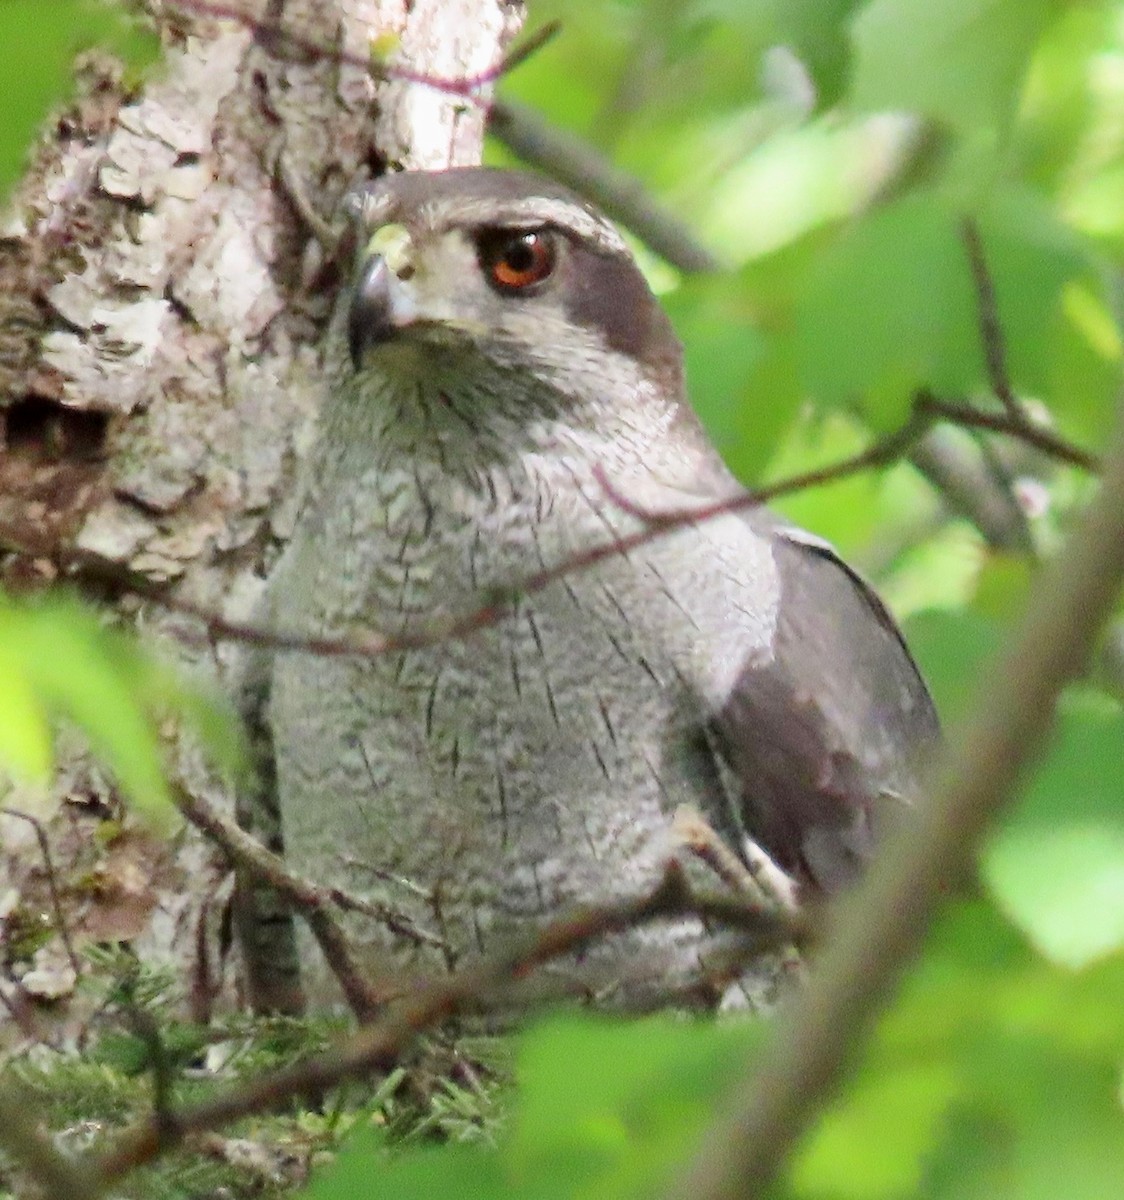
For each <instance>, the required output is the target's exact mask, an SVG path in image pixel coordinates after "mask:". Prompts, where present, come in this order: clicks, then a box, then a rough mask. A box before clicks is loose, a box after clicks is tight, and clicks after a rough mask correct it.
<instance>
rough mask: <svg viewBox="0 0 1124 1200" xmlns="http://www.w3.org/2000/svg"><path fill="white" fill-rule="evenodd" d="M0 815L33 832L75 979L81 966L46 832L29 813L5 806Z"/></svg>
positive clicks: (41, 824)
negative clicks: (24, 822)
mask: <svg viewBox="0 0 1124 1200" xmlns="http://www.w3.org/2000/svg"><path fill="white" fill-rule="evenodd" d="M0 814H2V815H4V816H6V817H12V818H13V819H14V820H17V821H26V822H27V823H28V824H29V825H30V826H31V828H32V829H34V830H35V838H36V841H38V843H39V853H40V854H41V855H42V856H43V870H44V872H45V874H46V876H47V890H48V892H49V893H50V897H51V911H52V913H53V914H54V918H55V928H56V929H57V930H58V935H59V937H60V938H61V939H62V944H63V948H64V949H65V950H66V957H67V959H68V960H69V961H70V967H71V970H73V972H74V974H75V977H77V976H79V975H81V974H82V964H81V962H80V960H79V958H78V955H77V953H75V950H74V943H73V942H72V941H71V939H70V927H69V926H68V925H67V923H66V916H65V915H64V913H63V910H62V897H61V895H60V894H59V885H58V875H57V874H56V872H55V864H54V862H53V861H52V859H51V844H50V841H49V840H48V838H47V831H46V829H44V828H43V822H42V821H40V820H39V818H38V817H33V816H32V815H31V814H30V813H25V812H21V811H20V810H19V809H18V808H9V807H7V806H5V807H3V808H0Z"/></svg>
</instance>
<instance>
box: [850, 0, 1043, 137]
mask: <svg viewBox="0 0 1124 1200" xmlns="http://www.w3.org/2000/svg"><path fill="white" fill-rule="evenodd" d="M1054 10H1055V5H1054V4H1053V3H1051V0H940V3H933V0H871V2H870V3H868V4H866V5H865V6H864V7H863V9H862V10H861V11H860V12H859V14H858V15H857V16H856V18H855V19H854V22H853V24H852V26H851V36H852V39H853V42H854V54H855V65H854V76H853V79H854V83H853V87H852V89H851V96H850V101H851V104H852V105H853V106H854V107H855V108H865V109H871V110H884V109H892V110H896V109H905V110H909V111H912V112H917V113H921V114H924V115H927V116H930V117H933V118H935V119H937V120H941V121H947V122H948V123H949V124H951V125H954V126H959V127H961V128H963V129H966V130H971V129H974V128H976V127H978V126H980V125H992V124H1001V123H1005V122H1006V121H1008V120H1009V119H1010V117H1011V116H1012V114H1013V113H1014V110H1015V107H1016V105H1017V103H1018V98H1019V92H1020V87H1021V83H1022V80H1023V76H1024V74H1025V72H1026V68H1027V64H1028V62H1029V60H1030V56H1031V54H1032V52H1033V50H1034V48H1035V45H1036V43H1037V41H1038V39H1039V37H1040V36H1041V35H1042V33H1043V31H1044V30H1045V28H1046V27H1047V25H1048V23H1049V21H1050V20H1051V18H1052V16H1053V14H1054Z"/></svg>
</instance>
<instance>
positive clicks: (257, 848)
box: [176, 790, 443, 1021]
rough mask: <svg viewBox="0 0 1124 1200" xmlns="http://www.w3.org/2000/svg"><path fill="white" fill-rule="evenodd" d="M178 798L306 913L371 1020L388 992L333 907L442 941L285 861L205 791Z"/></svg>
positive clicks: (239, 860)
mask: <svg viewBox="0 0 1124 1200" xmlns="http://www.w3.org/2000/svg"><path fill="white" fill-rule="evenodd" d="M176 804H177V806H178V808H179V810H180V811H181V812H182V813H183V814H184V816H185V817H187V819H188V820H189V821H191V823H192V824H193V825H195V826H196V827H197V828H198V829H200V830H202V832H203V833H205V834H206V835H207V837H209V838H210V839H211V840H212V841H213V842H215V843H216V845H218V846H219V848H220V849H221V850H222V851H223V853H224V854H225V855H226V856H227V858H228V859H230V861H231V863H232V864H234V865H236V866H238V867H241V868H243V869H245V870H247V871H249V872H251V873H252V874H254V875H256V876H257V877H258V878H259V879H261V880H263V881H264V882H266V883H268V884H269V885H270V886H271V887H273V888H275V889H276V890H277V891H278V892H280V893H281V894H282V895H283V896H285V898H286V899H287V900H288V901H289V902H290V903H291V904H292V905H293V907H294V908H295V909H296V910H297V912H298V913H299V914H300V916H301V917H303V918H304V920H305V921H306V922H307V923H308V926H309V928H310V929H311V930H312V934H313V936H314V937H315V938H316V941H317V944H318V945H319V947H320V950H321V952H322V953H323V955H324V958H325V960H326V961H327V963H328V966H329V967H330V968H331V970H332V973H333V974H334V975H335V977H336V979H337V980H338V981H339V984H340V987H341V988H342V990H343V993H344V995H345V997H346V998H347V1002H348V1004H349V1006H350V1007H351V1010H352V1012H353V1013H354V1014H355V1016H356V1018H357V1019H358V1020H359V1021H370V1020H371V1019H372V1018H373V1017H374V1016H375V1015H376V1013H377V1012H378V1011H379V1010H380V1008H381V1007H382V1004H383V1001H384V997H382V996H381V995H377V994H376V993H375V992H374V990H373V989H372V988H371V987H370V986H369V985H368V983H367V981H366V980H365V979H364V977H363V975H362V973H361V971H360V970H359V968H358V967H357V966H356V964H355V960H354V956H353V954H352V951H351V947H350V945H349V944H348V941H347V937H346V935H345V934H344V932H343V929H342V928H341V926H340V924H339V922H338V921H337V920H336V917H335V915H334V913H333V911H332V910H333V908H342V909H349V910H352V911H360V912H363V913H365V914H366V915H368V916H371V917H374V918H375V919H376V920H378V921H380V922H381V923H382V924H384V925H385V926H386V928H387V929H389V930H390V931H391V932H393V933H395V934H396V935H398V936H399V937H402V938H406V939H407V940H409V941H412V942H415V943H417V944H425V945H434V946H437V947H439V948H440V947H441V946H442V944H443V943H442V942H441V939H440V938H438V937H436V936H435V935H434V934H431V933H428V932H427V931H425V930H421V929H418V928H417V926H415V925H414V924H413V922H411V921H409V920H407V919H406V918H405V917H404V916H402V915H400V914H398V913H394V912H391V911H390V910H389V909H385V908H383V907H382V906H380V905H375V904H372V903H369V902H367V901H363V900H358V899H354V898H352V897H350V896H348V895H347V894H346V893H345V892H343V891H342V889H339V888H325V887H319V886H318V885H316V884H314V883H309V882H308V881H307V880H304V879H301V878H300V877H299V876H297V875H295V874H293V872H291V871H290V870H289V869H288V868H287V867H286V866H285V863H284V861H283V860H282V859H281V858H279V857H278V856H277V855H276V854H274V853H273V852H272V851H270V850H267V849H266V847H265V846H263V845H262V844H261V843H260V842H259V841H257V839H256V838H254V837H252V836H251V835H250V834H248V833H247V832H246V831H245V830H244V829H242V828H241V827H240V826H239V825H237V824H236V823H235V822H234V821H231V820H228V819H227V818H226V817H225V816H223V815H222V814H221V813H219V812H218V811H216V810H215V809H214V808H213V807H212V806H211V805H210V804H208V803H207V802H206V801H205V800H203V799H201V798H200V797H198V796H193V795H189V794H188V793H187V792H185V791H182V790H181V791H180V792H179V793H178V794H177V796H176Z"/></svg>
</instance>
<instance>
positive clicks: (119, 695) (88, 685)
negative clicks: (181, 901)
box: [0, 595, 245, 821]
mask: <svg viewBox="0 0 1124 1200" xmlns="http://www.w3.org/2000/svg"><path fill="white" fill-rule="evenodd" d="M0 665H2V667H3V676H2V690H0V718H4V717H10V720H4V722H3V724H4V729H3V731H2V732H0V755H4V756H5V757H6V758H7V759H8V761H9V764H10V765H14V766H16V767H20V766H22V767H24V768H25V769H26V770H30V772H31V773H32V774H37V775H38V777H40V778H42V777H44V776H45V775H46V774H47V773H48V770H49V766H50V762H51V758H50V736H49V730H50V721H51V720H53V719H56V718H63V719H65V720H68V721H70V722H72V723H73V724H74V725H75V726H77V727H78V728H79V729H80V730H81V731H82V732H83V733H84V734H85V735H86V737H87V738H89V740H90V743H91V746H92V747H93V749H94V751H95V753H96V754H97V755H98V756H99V757H100V758H101V759H102V761H103V762H104V763H105V764H106V766H107V767H108V768H109V769H110V770H111V771H112V772H113V773H114V775H115V776H116V777H117V781H118V783H119V784H120V786H121V789H122V791H123V792H124V793H125V795H126V797H127V798H128V800H129V801H130V803H131V804H132V805H134V806H135V807H136V808H137V809H138V810H139V811H140V812H141V813H142V814H143V815H144V816H146V817H147V818H148V819H149V820H153V821H165V820H167V819H168V818H169V817H170V816H171V814H172V805H171V796H170V793H169V789H168V783H167V779H166V773H165V768H164V757H163V750H162V746H161V739H160V735H159V727H158V723H159V721H160V720H162V719H163V718H164V717H165V716H167V715H174V716H177V717H179V718H180V719H181V720H182V721H183V722H185V723H186V725H187V726H188V727H189V728H191V729H192V730H193V731H194V732H195V733H196V735H197V736H199V737H200V739H201V742H202V745H203V749H204V750H205V751H206V752H207V754H208V756H209V757H210V758H211V760H212V761H213V762H214V763H216V765H218V766H220V767H222V768H223V769H225V770H227V771H230V772H235V771H237V770H238V769H240V768H241V766H242V765H243V763H244V761H245V756H244V753H243V745H242V740H241V732H240V727H239V725H238V722H237V720H236V718H235V717H234V716H233V714H232V713H231V712H230V709H229V707H228V706H227V705H225V704H222V703H220V702H219V701H218V700H217V698H215V697H213V696H211V695H209V694H208V693H206V692H205V691H204V690H203V689H202V688H200V687H198V686H193V685H191V684H189V683H186V682H184V681H183V680H181V678H180V676H179V675H178V673H177V672H175V671H173V670H171V669H170V668H169V667H167V666H165V665H163V664H161V663H159V662H158V661H156V660H155V659H153V658H152V657H151V656H150V655H149V654H147V653H145V652H144V651H142V650H141V649H140V648H139V647H138V646H137V645H136V643H135V642H134V641H133V640H132V639H130V638H128V637H126V636H125V635H124V634H123V633H120V632H118V631H117V630H114V629H109V628H106V626H105V625H104V624H103V623H102V621H101V620H100V619H99V618H98V617H97V616H96V615H95V614H94V613H92V612H90V611H88V610H86V609H84V608H83V607H81V606H80V605H78V604H76V603H74V602H72V601H70V600H67V599H65V598H60V597H55V598H51V599H46V600H40V601H38V602H34V603H15V602H13V601H11V600H9V599H7V598H5V597H4V596H3V595H0Z"/></svg>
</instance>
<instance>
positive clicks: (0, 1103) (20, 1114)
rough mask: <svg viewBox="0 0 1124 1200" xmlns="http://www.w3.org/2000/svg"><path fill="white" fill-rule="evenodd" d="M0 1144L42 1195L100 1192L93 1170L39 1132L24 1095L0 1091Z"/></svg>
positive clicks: (75, 1197)
mask: <svg viewBox="0 0 1124 1200" xmlns="http://www.w3.org/2000/svg"><path fill="white" fill-rule="evenodd" d="M0 1146H3V1148H4V1150H5V1151H6V1152H7V1153H8V1154H10V1155H11V1156H12V1158H13V1159H14V1160H15V1162H16V1164H17V1165H18V1166H20V1167H22V1168H23V1169H24V1170H25V1171H26V1172H27V1173H28V1175H30V1176H31V1178H32V1179H33V1180H34V1182H35V1184H36V1185H37V1187H38V1189H39V1192H40V1194H42V1195H43V1196H50V1197H60V1196H65V1197H66V1200H98V1197H99V1196H101V1194H102V1189H101V1188H100V1187H99V1186H98V1183H97V1180H96V1178H95V1177H94V1176H93V1175H92V1173H91V1172H90V1171H89V1170H88V1169H87V1168H85V1167H82V1166H79V1165H76V1164H75V1163H74V1161H73V1160H72V1159H71V1157H70V1156H69V1155H68V1154H64V1153H63V1152H62V1151H61V1150H59V1149H58V1148H57V1147H56V1146H55V1145H54V1143H53V1141H52V1140H51V1138H50V1137H48V1136H47V1135H46V1134H44V1133H41V1132H40V1130H39V1117H38V1114H37V1113H36V1112H35V1109H34V1107H33V1106H32V1105H31V1104H30V1103H29V1101H28V1099H27V1097H26V1096H20V1097H17V1096H15V1095H12V1094H5V1093H4V1092H3V1091H0Z"/></svg>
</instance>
